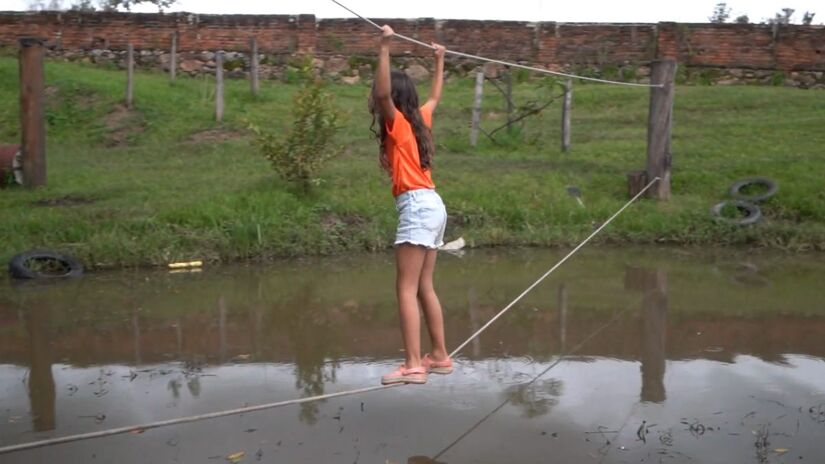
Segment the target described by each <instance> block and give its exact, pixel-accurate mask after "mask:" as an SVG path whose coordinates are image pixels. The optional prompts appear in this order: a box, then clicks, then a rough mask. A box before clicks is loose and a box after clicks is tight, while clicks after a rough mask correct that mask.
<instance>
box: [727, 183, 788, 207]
mask: <svg viewBox="0 0 825 464" xmlns="http://www.w3.org/2000/svg"><path fill="white" fill-rule="evenodd" d="M751 185H762V186H765V187H766V188H767V190H766V191H765V192H763V193H760V194H757V195H746V194H744V193H742V190H743V189H744V188H745V187H750V186H751ZM777 192H779V184H777V183H776V182H775V181H773V180H771V179H768V178H766V177H749V178H747V179H742V180H738V181H736V182H734V183H733V185H731V186H730V196H731V197H733V198H735V199H737V200H742V201H750V202H754V203H756V202H760V201H765V200H767V199H768V198H770V197H772V196H774V195H776V194H777Z"/></svg>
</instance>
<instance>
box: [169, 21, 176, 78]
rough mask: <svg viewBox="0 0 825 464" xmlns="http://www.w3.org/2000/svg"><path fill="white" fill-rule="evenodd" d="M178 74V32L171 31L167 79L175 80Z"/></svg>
mask: <svg viewBox="0 0 825 464" xmlns="http://www.w3.org/2000/svg"><path fill="white" fill-rule="evenodd" d="M177 75H178V33H177V32H173V33H172V52H171V56H170V57H169V79H170V80H173V81H174V80H175V77H177Z"/></svg>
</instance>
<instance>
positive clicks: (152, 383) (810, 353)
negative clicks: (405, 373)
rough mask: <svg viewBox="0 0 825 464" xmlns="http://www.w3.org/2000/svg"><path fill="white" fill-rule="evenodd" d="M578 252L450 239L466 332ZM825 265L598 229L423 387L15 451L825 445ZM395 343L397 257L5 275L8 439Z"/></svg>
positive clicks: (240, 388)
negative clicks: (635, 240)
mask: <svg viewBox="0 0 825 464" xmlns="http://www.w3.org/2000/svg"><path fill="white" fill-rule="evenodd" d="M562 256H563V251H562V250H540V249H520V250H474V251H472V252H469V253H467V254H464V255H463V256H455V255H450V254H442V255H441V256H440V257H439V265H438V268H437V275H436V287H437V290H438V292H439V295H440V297H441V300H442V304H443V306H444V308H445V325H446V331H447V342H448V347H453V346H457V345H458V344H459V343H461V342H462V341H464V340H465V339H466V338H467V337H468V336H469V335H470V334H472V333H473V332H474V331H475V330H477V329H478V328H479V327H481V326H482V325H483V324H484V323H485V322H486V321H487V320H489V319H490V318H491V317H492V316H493V315H495V314H496V312H498V311H499V310H500V309H501V308H503V307H504V306H506V305H507V304H508V303H509V302H510V301H512V300H513V299H514V298H515V297H516V296H517V295H519V294H520V293H521V292H522V291H523V290H524V289H525V288H527V286H529V285H530V284H531V283H532V282H533V281H534V280H535V279H536V278H537V277H538V276H540V275H541V274H543V273H544V272H545V271H546V270H547V269H549V268H550V266H552V265H553V264H554V263H555V262H556V261H557V260H558V259H560V258H561V257H562ZM822 282H825V261H823V260H822V257H821V256H818V255H807V256H806V255H789V254H788V255H786V254H773V253H765V254H761V253H745V252H741V251H740V252H736V251H725V250H711V251H695V250H693V251H692V250H688V251H685V250H682V249H668V248H622V249H614V248H601V249H600V248H591V249H586V250H585V251H584V252H582V253H581V254H579V255H577V256H575V257H574V258H573V259H572V260H571V261H569V262H568V263H566V264H565V265H564V266H562V267H561V268H560V269H559V270H558V271H557V272H556V273H554V274H552V275H551V276H550V277H549V278H548V279H547V280H545V281H544V282H543V283H542V284H541V285H539V286H538V287H537V288H536V289H535V290H534V291H533V292H531V293H530V294H528V295H527V297H526V298H524V300H522V301H521V302H519V303H518V304H516V305H515V306H514V307H513V308H512V309H511V310H510V311H509V312H508V313H506V314H505V315H504V316H503V317H502V318H501V319H499V320H498V321H496V322H495V323H494V324H493V325H491V326H490V328H489V329H488V330H486V331H485V332H484V333H482V334H481V336H480V337H478V338H477V339H475V340H473V341H472V342H470V343H469V344H468V345H467V346H466V348H464V350H462V352H461V353H460V354H459V355H458V357H457V358H456V361H457V363H456V370H455V372H454V373H453V374H451V375H449V376H436V375H431V376H430V379H429V381H428V383H427V385H424V386H412V385H410V386H403V387H397V388H391V389H387V390H380V391H374V392H369V393H364V394H358V395H352V396H345V397H339V398H334V399H329V400H326V401H322V402H311V403H303V404H300V405H290V406H284V407H279V408H276V409H270V410H265V411H259V412H254V413H247V414H242V415H233V416H228V417H223V418H218V419H210V420H205V421H199V422H194V423H190V424H183V425H175V426H170V427H163V428H157V429H151V430H146V431H145V432H143V433H129V434H123V435H117V436H112V437H107V438H99V439H94V440H86V441H79V442H74V443H67V444H60V445H56V446H52V447H47V448H39V449H34V450H27V451H20V452H15V453H11V454H7V455H3V456H2V461H3V462H4V463H27V464H28V463H31V462H44V463H45V462H119V463H132V462H134V463H146V462H227V461H228V460H234V461H237V462H319V463H320V462H330V463H337V462H343V463H348V464H349V463H372V462H377V463H434V462H438V463H500V462H519V463H532V462H543V463H544V462H594V463H600V462H605V463H608V462H616V463H619V462H720V463H721V462H757V463H759V462H820V461H821V460H822V459H823V457H825V441H823V440H822V437H825V337H823V335H822V334H823V333H825V299H823V296H825V290H823V287H822ZM426 340H427V339H426V335H425V336H424V346H427V345H428V344H427V343H426ZM401 347H402V344H401V340H400V333H399V329H398V321H397V316H396V306H395V295H394V262H393V258H392V255H391V254H373V255H365V256H344V257H335V258H323V259H322V258H317V259H301V260H288V261H284V262H280V263H277V264H271V265H233V266H223V267H217V268H206V269H204V270H203V271H202V272H179V273H169V272H165V271H145V270H144V271H123V272H107V273H100V274H91V275H87V276H86V277H84V278H81V279H78V280H74V281H68V282H59V283H53V284H49V285H19V284H14V285H13V284H12V283H10V282H4V283H1V284H0V446H7V445H12V444H17V443H23V442H28V441H34V440H42V439H45V438H49V437H60V436H66V435H72V434H78V433H85V432H90V431H97V430H105V429H109V428H114V427H122V426H128V425H137V424H145V423H149V422H154V421H159V420H165V419H173V418H178V417H183V416H191V415H197V414H204V413H210V412H215V411H221V410H226V409H233V408H239V407H243V406H246V405H257V404H263V403H272V402H278V401H282V400H289V399H293V398H299V397H305V396H314V395H319V394H324V393H332V392H339V391H345V390H351V389H356V388H363V387H370V386H373V385H378V383H379V380H380V376H381V374H383V373H385V372H386V371H388V370H391V369H392V368H393V367H395V366H396V365H397V364H398V363H399V362H401V360H402V359H403V353H402V352H401V351H400V350H401ZM241 453H243V454H241ZM230 458H231V459H230Z"/></svg>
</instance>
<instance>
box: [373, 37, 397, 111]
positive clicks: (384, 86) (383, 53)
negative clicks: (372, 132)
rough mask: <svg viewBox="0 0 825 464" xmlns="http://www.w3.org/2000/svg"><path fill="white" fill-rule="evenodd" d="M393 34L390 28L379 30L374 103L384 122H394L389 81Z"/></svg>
mask: <svg viewBox="0 0 825 464" xmlns="http://www.w3.org/2000/svg"><path fill="white" fill-rule="evenodd" d="M393 34H395V32H393V30H392V28H391V27H390V26H387V25H384V26H383V27H382V28H381V49H380V51H379V52H378V70H377V71H376V73H375V95H373V98H375V102H376V103H377V104H378V112H379V113H381V117H382V118H384V122H388V123H392V121H393V120H395V105H394V104H393V103H392V83H391V82H392V81H391V80H390V42H391V41H392V36H393Z"/></svg>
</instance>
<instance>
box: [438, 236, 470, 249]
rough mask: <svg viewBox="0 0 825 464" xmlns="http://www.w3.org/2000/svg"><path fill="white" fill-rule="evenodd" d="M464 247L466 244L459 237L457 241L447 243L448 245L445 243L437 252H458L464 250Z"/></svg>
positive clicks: (462, 238)
mask: <svg viewBox="0 0 825 464" xmlns="http://www.w3.org/2000/svg"><path fill="white" fill-rule="evenodd" d="M465 245H467V243H466V242H465V241H464V237H459V238H458V239H457V240H453V241H452V242H448V243H445V244H444V245H441V247H440V248H439V250H441V251H459V250H461V249H462V248H464V246H465Z"/></svg>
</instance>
